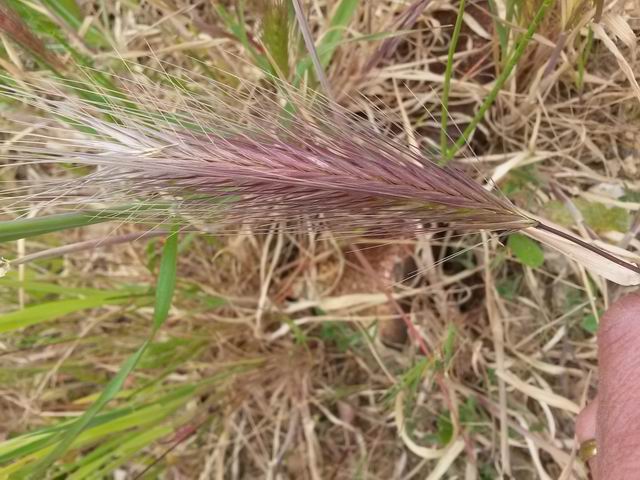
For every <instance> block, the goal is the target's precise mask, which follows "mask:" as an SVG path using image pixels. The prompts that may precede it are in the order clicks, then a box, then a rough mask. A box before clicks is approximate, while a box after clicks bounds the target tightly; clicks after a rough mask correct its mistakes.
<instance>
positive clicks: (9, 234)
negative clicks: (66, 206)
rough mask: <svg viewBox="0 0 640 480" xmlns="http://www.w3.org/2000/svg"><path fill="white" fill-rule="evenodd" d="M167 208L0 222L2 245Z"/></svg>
mask: <svg viewBox="0 0 640 480" xmlns="http://www.w3.org/2000/svg"><path fill="white" fill-rule="evenodd" d="M166 208H167V207H166V206H163V205H161V204H154V205H124V206H120V207H113V208H108V209H104V210H83V211H78V212H73V213H59V214H54V215H47V216H44V217H36V218H21V219H18V220H7V221H4V222H0V243H3V242H10V241H13V240H19V239H21V238H29V237H35V236H37V235H43V234H45V233H51V232H58V231H61V230H68V229H70V228H78V227H86V226H88V225H94V224H96V223H102V222H109V221H112V220H121V221H122V220H133V219H135V215H136V213H138V212H142V211H144V212H150V211H154V210H156V211H159V212H160V211H164V210H165V209H166Z"/></svg>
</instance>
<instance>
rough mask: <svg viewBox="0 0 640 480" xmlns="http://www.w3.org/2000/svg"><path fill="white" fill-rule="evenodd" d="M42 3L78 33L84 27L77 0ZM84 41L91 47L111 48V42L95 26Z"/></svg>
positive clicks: (88, 30) (44, 1)
mask: <svg viewBox="0 0 640 480" xmlns="http://www.w3.org/2000/svg"><path fill="white" fill-rule="evenodd" d="M40 2H41V3H42V4H43V5H45V6H47V7H48V8H49V9H50V10H51V11H52V12H55V13H56V15H58V17H60V18H61V19H62V20H64V21H65V22H66V23H67V25H69V26H70V27H71V28H73V30H75V31H78V30H79V29H80V27H81V26H82V23H83V20H84V19H83V17H82V10H81V9H80V7H79V6H78V4H77V3H76V1H75V0H40ZM84 40H85V41H86V42H87V43H88V44H89V46H91V47H109V46H110V44H109V41H108V40H107V39H106V38H105V36H104V35H103V34H102V33H101V32H100V31H99V30H98V29H97V28H96V27H94V26H91V27H89V28H88V29H87V33H85V34H84Z"/></svg>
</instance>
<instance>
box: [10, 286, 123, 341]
mask: <svg viewBox="0 0 640 480" xmlns="http://www.w3.org/2000/svg"><path fill="white" fill-rule="evenodd" d="M126 303H132V297H131V296H129V295H125V296H120V297H111V298H110V297H105V296H104V295H97V296H92V297H89V298H80V299H71V300H59V301H56V302H47V303H41V304H39V305H34V306H33V307H27V308H24V309H22V310H18V311H17V312H11V313H7V314H4V315H0V333H6V332H10V331H12V330H18V329H20V328H26V327H29V326H32V325H36V324H39V323H43V322H48V321H51V320H55V319H56V318H59V317H62V316H64V315H68V314H70V313H73V312H77V311H79V310H86V309H88V308H96V307H100V306H101V305H120V304H126Z"/></svg>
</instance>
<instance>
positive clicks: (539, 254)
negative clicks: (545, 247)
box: [507, 233, 544, 268]
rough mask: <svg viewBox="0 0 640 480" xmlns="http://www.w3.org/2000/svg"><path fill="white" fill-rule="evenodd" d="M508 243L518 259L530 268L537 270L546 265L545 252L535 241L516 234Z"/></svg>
mask: <svg viewBox="0 0 640 480" xmlns="http://www.w3.org/2000/svg"><path fill="white" fill-rule="evenodd" d="M507 243H508V245H509V248H510V249H511V251H512V252H513V254H514V255H515V256H516V258H517V259H518V260H520V262H522V263H523V264H525V265H527V266H528V267H532V268H537V267H539V266H541V265H542V264H543V263H544V252H543V251H542V248H541V247H540V245H539V244H538V242H536V241H535V240H532V239H530V238H529V237H525V236H524V235H521V234H519V233H514V234H512V235H509V240H508V242H507Z"/></svg>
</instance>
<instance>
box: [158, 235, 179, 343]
mask: <svg viewBox="0 0 640 480" xmlns="http://www.w3.org/2000/svg"><path fill="white" fill-rule="evenodd" d="M177 264H178V233H177V231H174V232H173V233H172V234H171V235H169V237H168V238H167V241H166V243H165V245H164V249H163V251H162V260H161V261H160V275H159V277H158V284H157V287H156V305H155V308H154V311H153V328H154V333H155V331H157V330H158V329H159V328H160V327H161V326H162V324H163V323H164V322H165V321H166V320H167V317H168V316H169V309H170V308H171V301H172V299H173V293H174V291H175V288H176V270H177Z"/></svg>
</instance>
